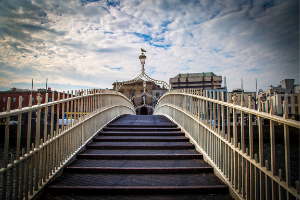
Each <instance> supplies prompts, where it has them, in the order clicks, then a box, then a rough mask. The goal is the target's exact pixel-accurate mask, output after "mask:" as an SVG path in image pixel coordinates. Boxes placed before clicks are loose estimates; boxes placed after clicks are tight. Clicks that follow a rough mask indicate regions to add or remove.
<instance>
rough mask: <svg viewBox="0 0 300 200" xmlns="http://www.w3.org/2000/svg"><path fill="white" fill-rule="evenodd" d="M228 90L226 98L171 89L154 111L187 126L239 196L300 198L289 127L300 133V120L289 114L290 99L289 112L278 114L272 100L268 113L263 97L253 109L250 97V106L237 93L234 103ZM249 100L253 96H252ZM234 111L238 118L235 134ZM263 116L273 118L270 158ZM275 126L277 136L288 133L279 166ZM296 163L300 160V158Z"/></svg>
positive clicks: (198, 145)
mask: <svg viewBox="0 0 300 200" xmlns="http://www.w3.org/2000/svg"><path fill="white" fill-rule="evenodd" d="M212 93H213V94H212ZM227 95H228V96H227V102H225V101H224V93H223V92H222V93H218V92H212V91H204V90H203V91H202V90H199V91H196V90H193V89H187V90H172V91H170V92H168V93H166V94H165V95H163V96H162V97H161V99H160V100H159V102H158V103H157V105H156V108H155V110H154V114H156V115H165V116H166V117H168V118H169V119H171V120H172V121H174V122H175V123H177V124H178V125H179V126H180V127H181V128H182V130H183V131H184V132H185V133H186V134H187V135H188V136H189V137H190V138H191V140H192V142H193V143H195V144H196V146H197V149H198V150H199V151H200V152H201V153H202V154H203V155H204V159H205V160H206V161H207V162H209V163H210V164H211V165H212V166H213V167H214V171H215V173H216V174H217V175H218V176H219V177H220V178H221V179H223V180H224V181H225V183H226V184H227V185H228V186H229V188H230V193H231V194H232V195H233V196H234V197H235V198H236V199H299V182H298V181H296V183H295V184H294V185H293V186H292V183H291V162H290V139H289V138H290V134H289V128H290V127H294V128H296V130H297V131H296V134H299V129H300V123H299V122H297V121H294V120H290V119H287V114H286V113H287V112H286V103H285V102H284V111H285V114H284V116H283V117H279V116H275V115H274V114H273V111H272V107H273V106H272V103H271V111H270V113H265V112H261V108H260V102H259V101H258V110H255V109H251V103H250V102H249V103H248V105H250V106H249V108H247V107H244V106H243V104H242V105H236V98H235V97H233V98H232V100H233V103H230V102H231V98H230V94H227ZM248 101H251V97H249V98H248ZM237 111H240V118H241V119H244V118H245V117H248V119H249V120H248V121H249V122H248V123H249V138H248V140H249V143H248V144H247V143H245V136H246V135H245V125H244V120H242V121H241V122H240V126H239V127H240V128H241V131H240V133H241V134H240V135H238V122H237ZM230 116H232V118H233V126H232V129H233V130H232V134H231V130H230V129H231V126H230V124H231V123H230ZM253 116H256V119H257V122H258V143H259V144H258V149H254V147H253V145H254V138H253V136H254V133H253V128H254V125H253V122H252V117H253ZM263 119H268V120H269V122H270V131H269V137H270V151H269V152H268V153H269V154H270V158H271V159H270V161H271V163H269V162H268V161H265V160H264V138H263V136H264V134H263V126H262V122H263ZM210 122H212V123H210ZM275 123H276V124H281V125H282V126H283V133H278V131H277V130H275V129H274V125H275ZM227 124H228V126H227ZM275 132H276V137H277V135H278V134H279V135H280V134H282V138H284V157H285V161H284V162H285V163H284V165H283V166H284V169H279V170H278V171H277V170H276V164H278V159H277V158H276V156H275V155H276V153H275V152H276V148H275ZM256 136H257V135H256ZM265 144H266V143H265ZM246 146H248V148H246ZM255 150H258V155H257V154H254V151H255ZM265 151H266V150H265ZM265 153H266V152H265ZM276 161H277V162H276ZM296 163H297V164H299V161H298V162H296ZM278 165H279V164H278ZM282 171H283V172H285V173H282Z"/></svg>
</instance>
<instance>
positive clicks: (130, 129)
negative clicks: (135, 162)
mask: <svg viewBox="0 0 300 200" xmlns="http://www.w3.org/2000/svg"><path fill="white" fill-rule="evenodd" d="M103 131H121V132H134V131H137V132H153V131H160V132H164V131H168V132H175V131H181V129H180V128H155V127H154V128H150V127H149V128H129V127H128V128H109V127H106V128H103Z"/></svg>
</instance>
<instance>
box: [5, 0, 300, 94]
mask: <svg viewBox="0 0 300 200" xmlns="http://www.w3.org/2000/svg"><path fill="white" fill-rule="evenodd" d="M140 48H143V49H145V50H146V51H147V53H146V55H147V59H146V65H145V69H146V73H147V74H149V75H151V77H153V78H155V79H159V80H164V81H166V82H169V78H171V77H174V76H176V75H177V74H178V73H198V72H210V71H212V72H214V73H215V74H217V75H221V76H223V77H224V76H226V78H227V86H228V90H229V91H231V90H233V89H236V88H240V87H241V78H242V79H243V82H244V89H245V90H246V91H255V78H257V79H258V88H261V89H263V90H267V89H268V87H269V86H270V85H274V86H277V85H278V84H279V81H280V80H282V79H295V83H299V76H300V74H299V1H298V0H232V1H230V0H225V1H224V0H219V1H218V0H153V1H151V0H147V1H145V0H123V1H122V0H102V1H100V0H64V1H59V0H51V1H45V0H31V1H30V0H9V1H8V0H1V1H0V90H8V89H9V88H11V87H17V88H22V89H30V88H31V80H32V78H33V80H34V89H37V88H45V82H46V78H48V86H49V87H52V89H53V90H58V91H63V90H65V91H67V90H75V89H80V88H112V85H111V84H112V83H113V82H114V81H116V80H118V81H125V80H129V79H132V78H135V77H136V76H137V75H139V74H140V72H141V65H140V62H139V59H138V56H139V55H140Z"/></svg>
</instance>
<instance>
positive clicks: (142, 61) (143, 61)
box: [139, 48, 147, 72]
mask: <svg viewBox="0 0 300 200" xmlns="http://www.w3.org/2000/svg"><path fill="white" fill-rule="evenodd" d="M141 51H142V54H141V55H140V56H139V59H140V61H141V64H142V72H144V71H145V69H144V64H145V60H146V58H147V57H146V56H145V55H144V52H146V51H145V50H144V49H142V48H141Z"/></svg>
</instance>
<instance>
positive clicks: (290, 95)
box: [258, 79, 300, 117]
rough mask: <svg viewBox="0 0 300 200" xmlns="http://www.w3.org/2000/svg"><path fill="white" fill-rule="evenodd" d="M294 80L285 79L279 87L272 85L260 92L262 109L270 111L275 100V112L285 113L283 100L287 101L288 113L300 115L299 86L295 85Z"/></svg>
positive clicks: (277, 113) (278, 113)
mask: <svg viewBox="0 0 300 200" xmlns="http://www.w3.org/2000/svg"><path fill="white" fill-rule="evenodd" d="M294 82H295V80H294V79H284V80H282V81H280V85H278V86H277V87H274V86H272V85H271V86H270V88H269V89H268V90H267V91H264V92H263V93H260V94H259V95H258V98H259V99H260V101H261V109H262V111H264V112H270V109H271V102H273V105H272V106H273V107H272V109H273V112H274V113H275V114H276V115H283V114H284V109H283V101H286V106H287V114H289V115H299V98H300V94H299V86H298V85H294ZM290 117H291V116H290Z"/></svg>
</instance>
